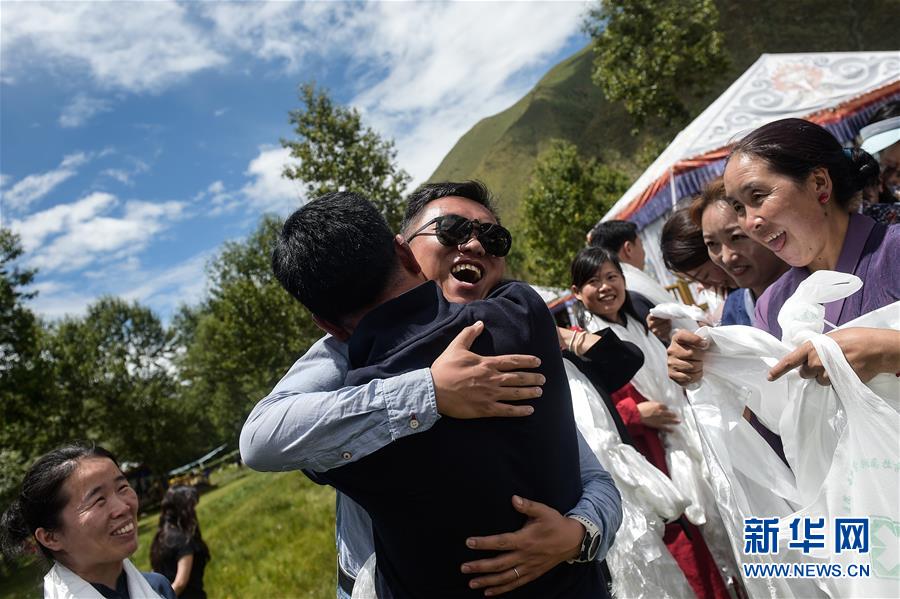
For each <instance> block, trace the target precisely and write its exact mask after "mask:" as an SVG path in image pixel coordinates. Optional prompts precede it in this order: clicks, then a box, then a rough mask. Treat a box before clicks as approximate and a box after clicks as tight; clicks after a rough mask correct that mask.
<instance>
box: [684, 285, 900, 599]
mask: <svg viewBox="0 0 900 599" xmlns="http://www.w3.org/2000/svg"><path fill="white" fill-rule="evenodd" d="M860 284H861V283H860V281H859V279H858V278H857V277H854V276H853V275H847V274H842V273H834V272H830V271H820V272H817V273H815V274H814V275H812V276H811V277H809V279H807V281H805V282H804V283H803V284H801V286H800V288H799V289H798V291H797V293H796V294H795V295H794V297H792V298H791V300H789V301H788V302H786V303H785V307H784V309H783V310H782V311H781V313H780V314H779V318H778V320H779V324H781V326H782V329H783V331H784V336H783V338H784V340H785V342H782V341H779V340H778V339H776V338H774V337H773V336H771V335H769V334H768V333H766V332H764V331H760V330H757V329H753V328H750V327H743V326H730V327H719V328H717V329H709V328H704V329H700V330H699V331H698V334H700V335H701V336H704V337H707V338H708V339H709V340H710V341H711V344H710V349H709V350H708V351H707V352H706V354H705V357H704V377H703V379H702V381H701V384H700V385H699V387H698V388H697V389H695V390H693V391H691V392H689V394H688V395H689V398H690V401H691V404H692V406H693V408H694V413H695V415H696V417H697V422H698V424H699V429H700V432H701V436H702V439H703V447H704V452H705V453H706V456H707V463H708V465H709V468H710V472H711V475H712V477H713V481H714V484H713V489H714V490H715V493H716V500H717V502H718V504H719V511H720V513H721V514H722V515H723V517H724V519H725V522H726V526H727V529H728V533H729V536H730V538H731V541H732V545H733V547H734V551H735V555H736V556H737V557H738V558H739V560H740V561H742V562H743V563H760V564H764V563H778V562H780V563H825V564H842V565H844V566H846V565H848V564H849V563H854V564H861V563H862V564H866V563H868V564H869V565H870V568H871V575H870V576H869V577H855V578H850V577H842V578H820V579H818V580H813V579H802V578H768V579H763V578H745V586H746V588H747V590H748V592H749V594H750V596H751V597H764V596H770V597H804V598H805V597H815V596H822V595H823V594H825V595H827V596H830V597H833V598H837V597H900V580H898V578H897V574H896V573H894V574H893V578H891V574H890V573H888V574H885V572H884V571H883V570H884V568H883V567H882V568H881V570H878V571H876V567H875V563H874V562H872V561H871V560H873V559H876V561H878V560H888V561H890V560H893V563H894V564H895V563H896V560H897V557H896V551H897V550H898V549H900V538H898V536H897V531H900V472H898V469H897V467H896V465H898V464H900V440H898V435H900V414H898V412H897V405H898V403H900V383H898V381H897V378H896V377H895V376H894V375H892V374H890V375H880V376H878V377H876V378H875V379H873V380H872V381H871V382H870V383H869V385H868V386H867V385H865V384H863V383H862V382H861V381H860V380H859V378H858V377H857V376H856V375H855V374H854V373H853V370H852V369H851V368H850V366H849V364H847V361H846V359H845V358H844V356H843V354H842V353H841V351H840V348H839V347H838V346H837V344H836V343H835V342H834V340H832V339H831V338H829V337H827V336H825V335H822V334H821V332H822V331H823V330H824V308H822V306H821V305H819V304H820V303H821V302H827V301H833V300H835V299H840V298H842V297H845V296H846V295H849V294H850V293H853V292H855V291H856V290H858V289H859V286H860ZM852 326H866V327H874V328H891V329H900V302H898V303H895V304H893V305H891V306H886V307H884V308H881V309H880V310H876V311H874V312H871V313H869V314H866V315H864V316H862V317H860V318H858V319H856V320H854V321H853V322H849V323H847V324H845V325H844V326H843V327H841V328H845V327H852ZM804 340H810V341H811V342H812V343H813V344H814V345H815V347H816V350H817V352H818V354H819V356H820V358H821V359H822V361H823V364H824V365H825V368H826V371H827V372H828V375H829V377H830V379H831V380H832V383H833V385H832V386H830V387H825V386H821V385H819V384H818V383H817V382H816V381H815V380H805V379H802V378H801V377H800V376H799V374H798V373H797V371H791V372H789V373H787V374H785V375H784V376H782V377H781V378H780V379H779V380H778V381H774V382H769V381H767V379H766V375H767V373H768V371H769V369H770V368H771V367H772V366H773V365H774V364H775V363H776V362H777V361H778V360H779V359H781V358H782V357H784V356H785V355H786V354H787V353H788V352H790V351H791V350H792V349H793V348H794V347H795V345H797V344H799V343H801V342H803V341H804ZM873 389H874V391H873ZM745 406H747V407H749V408H750V409H751V410H753V411H754V413H756V414H757V416H758V417H759V418H760V420H761V421H762V422H763V423H764V424H765V425H766V426H767V427H768V428H770V429H771V430H772V431H773V432H775V433H776V434H779V435H780V436H781V439H782V442H783V445H784V450H785V456H786V458H787V460H788V463H789V464H790V469H789V468H787V467H785V465H784V463H783V462H782V461H781V460H780V459H779V458H778V456H777V455H776V454H775V452H774V451H773V450H772V449H771V448H770V447H769V445H768V444H767V443H766V442H765V441H764V440H763V439H762V437H760V436H759V435H758V434H757V433H756V431H754V430H753V429H752V428H751V427H750V426H749V424H748V423H747V422H746V421H745V420H744V419H743V418H742V412H743V409H744V407H745ZM873 460H874V461H873ZM861 464H868V466H867V468H869V470H865V469H863V470H862V471H861V470H860V465H861ZM872 464H877V466H878V468H876V469H875V470H872V468H871V465H872ZM885 464H890V465H891V467H890V468H887V467H884V465H885ZM805 516H810V517H812V518H813V519H816V520H817V519H818V518H824V519H825V522H826V526H827V527H828V528H827V531H828V539H827V540H828V542H827V543H826V547H825V549H824V550H820V549H814V550H813V551H812V552H811V553H810V554H808V555H805V554H803V553H802V552H801V551H799V550H795V549H790V548H789V547H788V546H787V545H788V543H787V541H788V540H790V538H791V535H790V529H789V526H790V523H791V522H792V521H793V520H794V519H795V518H796V517H801V518H802V517H805ZM747 517H757V518H764V517H778V518H780V521H779V531H780V534H781V536H782V538H783V539H784V540H783V542H782V544H781V547H780V549H781V551H779V552H778V553H777V554H775V555H755V554H744V553H743V548H744V547H743V535H744V518H747ZM837 517H857V518H864V517H873V518H876V519H878V522H879V523H880V524H879V527H880V528H879V531H880V532H878V531H874V530H873V531H872V535H873V539H875V535H881V537H878V539H877V542H879V543H884V544H886V546H887V547H888V550H887V555H886V556H883V555H882V554H879V555H877V556H875V555H874V554H873V553H870V554H862V555H860V554H857V553H855V552H850V553H842V554H839V555H838V554H835V553H834V539H833V535H834V534H835V531H833V530H832V526H833V521H834V518H837ZM873 522H874V520H873ZM882 525H884V526H882ZM886 531H888V532H886ZM890 531H893V532H890ZM885 535H887V537H890V538H882V537H885ZM785 537H786V538H785ZM891 547H893V549H891ZM891 551H893V555H891ZM845 571H846V570H845ZM878 572H880V574H879V573H878Z"/></svg>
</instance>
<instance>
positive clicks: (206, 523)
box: [0, 466, 335, 599]
mask: <svg viewBox="0 0 900 599" xmlns="http://www.w3.org/2000/svg"><path fill="white" fill-rule="evenodd" d="M212 482H213V484H214V485H215V488H214V489H212V490H211V491H209V492H207V493H204V494H203V496H202V497H201V499H200V504H199V505H198V506H197V514H198V516H199V518H200V525H201V526H202V529H203V538H204V539H205V540H206V543H207V545H209V550H210V553H211V554H212V560H211V561H210V563H209V565H207V567H206V576H205V577H204V581H205V586H206V590H207V594H208V595H209V597H210V598H211V599H219V598H234V599H238V598H240V599H244V598H252V597H260V598H263V597H265V598H269V597H272V598H280V597H283V598H285V599H290V598H298V599H300V598H303V599H306V598H315V599H319V598H330V597H334V592H335V591H334V589H335V549H334V491H332V490H331V489H330V488H328V487H320V486H318V485H315V484H313V483H311V482H310V481H309V480H307V479H306V478H305V477H304V476H303V475H302V474H299V473H297V472H284V473H279V474H262V473H258V472H253V471H252V470H249V469H247V468H241V469H238V468H236V467H234V466H229V467H226V468H223V469H222V470H220V471H218V472H216V473H214V474H213V477H212ZM158 518H159V515H158V513H151V514H147V515H145V516H144V517H143V518H141V520H140V524H139V535H140V536H139V538H140V546H139V548H138V551H137V553H135V555H134V557H133V558H132V561H134V563H135V564H136V565H137V567H138V568H139V569H141V570H144V571H147V570H150V558H149V551H150V542H151V541H152V539H153V534H154V533H155V532H156V526H157V522H158ZM42 576H43V570H42V567H41V566H40V565H38V564H32V565H30V566H28V567H26V568H23V569H22V570H20V571H19V572H18V573H17V575H16V576H15V577H13V578H11V579H6V580H0V597H3V598H9V599H19V598H22V599H24V598H26V597H29V598H33V597H40V596H41V577H42Z"/></svg>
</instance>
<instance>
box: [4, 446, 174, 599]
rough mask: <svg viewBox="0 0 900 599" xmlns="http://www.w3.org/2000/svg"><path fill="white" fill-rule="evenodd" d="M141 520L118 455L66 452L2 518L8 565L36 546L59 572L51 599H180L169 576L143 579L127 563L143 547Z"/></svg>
mask: <svg viewBox="0 0 900 599" xmlns="http://www.w3.org/2000/svg"><path fill="white" fill-rule="evenodd" d="M137 514H138V498H137V494H136V493H135V492H134V489H132V488H131V485H129V484H128V480H127V479H126V478H125V475H124V474H122V471H121V470H120V469H119V464H118V461H117V460H116V458H115V456H113V454H111V453H110V452H108V451H107V450H105V449H103V448H102V447H100V446H97V445H80V444H72V445H67V446H65V447H61V448H59V449H55V450H53V451H51V452H49V453H47V454H45V455H43V456H41V457H40V458H38V460H37V461H36V462H35V463H34V464H32V466H31V468H29V469H28V472H26V473H25V478H24V479H23V481H22V486H21V489H20V491H19V495H18V497H17V498H16V499H14V500H13V502H12V504H11V505H10V506H9V508H8V509H7V510H6V511H5V512H4V513H3V517H2V518H0V542H2V548H3V553H4V554H5V555H6V556H7V557H8V558H10V559H14V558H16V557H18V556H19V555H20V554H21V553H22V552H23V551H24V550H25V547H26V546H27V545H29V544H30V543H31V542H36V544H37V547H38V549H39V550H40V552H41V554H43V556H44V557H45V558H47V559H48V560H49V561H50V562H51V563H52V564H53V565H52V567H51V568H50V571H49V572H48V573H47V575H46V576H44V597H45V599H51V598H52V599H82V598H86V599H100V598H101V597H105V598H107V599H139V598H145V597H151V598H159V597H162V598H164V599H175V593H174V592H173V591H172V587H171V586H170V585H169V581H168V580H166V579H165V577H164V576H162V575H160V574H156V573H152V572H151V573H145V572H139V571H138V569H137V568H135V567H134V565H133V564H132V563H131V561H130V560H129V559H128V558H129V557H131V555H133V554H134V552H135V551H136V550H137V547H138V521H137Z"/></svg>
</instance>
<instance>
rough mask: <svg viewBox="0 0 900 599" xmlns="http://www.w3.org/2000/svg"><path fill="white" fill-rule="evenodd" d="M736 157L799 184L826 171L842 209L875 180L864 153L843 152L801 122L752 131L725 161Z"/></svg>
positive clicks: (827, 135)
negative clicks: (762, 162) (818, 171)
mask: <svg viewBox="0 0 900 599" xmlns="http://www.w3.org/2000/svg"><path fill="white" fill-rule="evenodd" d="M735 154H744V155H747V156H755V157H758V158H761V159H763V160H765V161H766V162H767V163H768V165H769V167H770V168H771V169H772V170H773V171H775V172H776V173H779V174H781V175H784V176H786V177H789V178H791V179H793V180H794V181H795V182H797V183H798V184H799V183H803V182H804V181H805V180H806V178H807V177H808V176H809V174H810V173H811V172H812V171H813V169H815V168H818V167H824V168H826V169H827V170H828V175H829V176H830V177H831V183H832V186H833V187H832V195H833V196H834V200H835V202H836V203H837V204H838V205H839V206H841V207H842V208H846V207H848V206H849V205H850V203H851V201H852V200H853V196H854V195H856V193H857V192H858V191H860V190H861V189H862V188H863V187H865V186H866V183H867V182H868V181H871V179H872V177H873V176H875V177H877V176H878V162H876V161H875V159H874V158H872V156H870V155H869V154H868V153H867V152H865V151H863V150H860V149H853V150H850V149H846V150H845V149H844V148H843V146H841V144H840V142H838V140H837V139H835V137H834V136H833V135H832V134H831V133H829V132H828V131H827V130H826V129H825V128H823V127H821V126H819V125H817V124H815V123H811V122H809V121H804V120H803V119H781V120H778V121H773V122H771V123H768V124H766V125H763V126H762V127H759V128H758V129H755V130H754V131H752V132H751V133H750V134H749V135H747V136H746V137H744V138H743V139H741V140H740V141H739V142H737V143H735V144H734V145H733V146H732V148H731V153H730V154H729V155H728V160H730V159H731V157H732V156H734V155H735Z"/></svg>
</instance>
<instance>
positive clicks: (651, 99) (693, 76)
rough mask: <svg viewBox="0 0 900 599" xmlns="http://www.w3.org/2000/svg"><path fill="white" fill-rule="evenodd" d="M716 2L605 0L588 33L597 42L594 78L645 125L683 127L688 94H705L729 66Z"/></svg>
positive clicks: (594, 13)
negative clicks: (656, 121) (655, 120)
mask: <svg viewBox="0 0 900 599" xmlns="http://www.w3.org/2000/svg"><path fill="white" fill-rule="evenodd" d="M718 21H719V12H718V10H717V9H716V6H715V3H714V2H713V0H602V1H601V2H599V3H598V4H597V5H596V6H595V7H594V8H592V9H591V11H590V12H589V15H588V17H587V19H586V21H585V29H586V30H587V31H588V33H589V34H590V35H591V37H592V38H593V40H594V55H595V58H594V73H593V79H594V83H596V84H597V85H598V86H600V88H601V89H602V90H603V93H604V95H606V97H607V99H609V100H610V101H619V100H621V101H622V102H624V105H625V109H626V110H627V111H628V112H629V113H630V114H631V115H632V116H633V117H634V119H635V121H636V123H637V124H638V125H641V124H643V123H644V122H645V120H646V119H647V118H650V117H660V118H662V119H664V120H666V121H675V122H676V123H683V122H685V121H686V120H687V118H688V116H689V113H688V110H687V108H686V106H685V104H684V102H683V101H682V98H683V96H684V95H687V94H695V95H699V94H702V93H704V92H706V91H708V89H709V85H710V83H711V82H712V81H714V80H715V78H716V76H717V75H719V74H721V73H722V72H723V71H724V69H725V68H726V67H727V65H728V58H727V55H726V52H725V48H724V45H723V36H722V34H721V33H720V32H719V31H718V30H717V29H716V27H717V24H718Z"/></svg>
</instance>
